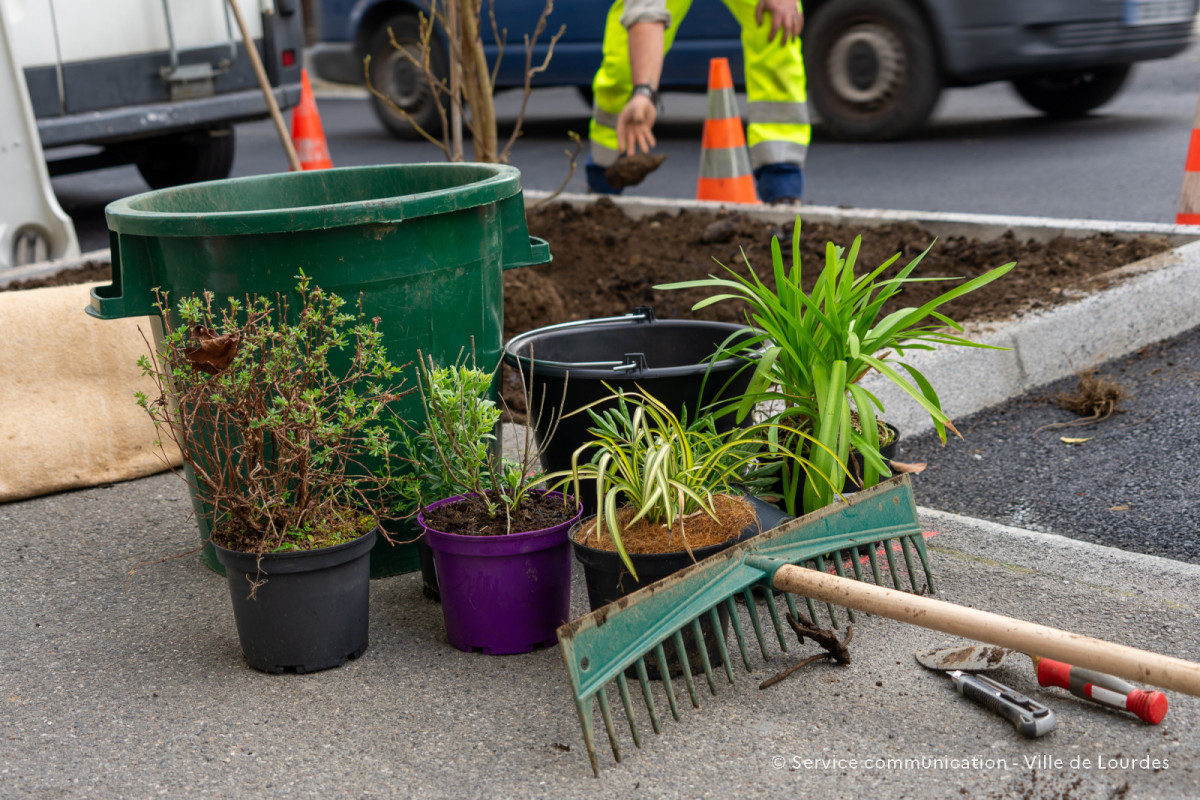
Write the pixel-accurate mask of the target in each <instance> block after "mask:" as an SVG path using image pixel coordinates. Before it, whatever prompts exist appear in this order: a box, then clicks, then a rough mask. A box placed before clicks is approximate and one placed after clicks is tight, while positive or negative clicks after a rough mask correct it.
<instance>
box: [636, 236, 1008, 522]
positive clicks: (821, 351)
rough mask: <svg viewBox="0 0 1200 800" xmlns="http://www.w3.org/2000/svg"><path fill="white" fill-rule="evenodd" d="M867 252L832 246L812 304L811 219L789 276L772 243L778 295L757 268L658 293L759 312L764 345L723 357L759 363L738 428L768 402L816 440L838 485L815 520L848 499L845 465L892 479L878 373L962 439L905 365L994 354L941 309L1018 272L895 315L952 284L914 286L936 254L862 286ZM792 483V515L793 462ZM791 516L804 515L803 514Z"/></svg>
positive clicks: (814, 490)
mask: <svg viewBox="0 0 1200 800" xmlns="http://www.w3.org/2000/svg"><path fill="white" fill-rule="evenodd" d="M861 242H862V237H856V238H855V240H854V243H853V244H852V245H851V246H850V248H849V249H848V250H846V249H843V248H841V247H838V246H836V245H834V244H833V243H832V242H830V243H828V244H827V246H826V250H825V266H824V268H823V269H822V270H821V272H820V274H819V276H818V278H817V281H816V284H815V285H814V287H813V289H812V291H811V292H807V293H806V292H805V291H804V289H803V287H802V286H801V274H802V271H801V264H800V220H799V219H797V220H796V226H795V232H794V234H793V238H792V263H791V266H790V267H789V268H785V266H784V261H783V255H782V252H781V248H780V245H779V240H778V238H772V240H771V259H772V274H771V276H770V280H771V283H770V284H767V283H765V282H764V281H763V280H762V279H760V278H759V276H758V274H757V273H756V272H755V271H754V269H753V268H752V267H750V265H749V262H748V261H747V267H748V268H749V271H750V276H749V277H748V278H747V277H743V276H741V275H739V274H738V273H736V272H734V271H733V270H732V269H729V268H728V267H725V266H724V265H721V266H722V267H724V269H725V270H726V272H728V273H729V277H723V278H722V277H717V276H713V275H710V276H709V277H708V278H705V279H701V280H694V281H683V282H680V283H672V284H667V285H664V286H656V287H655V288H656V289H687V288H695V287H704V288H708V289H711V290H713V292H714V294H713V295H712V296H711V297H708V298H706V299H705V300H702V301H701V302H699V303H697V304H696V305H695V306H693V310H699V309H702V308H704V307H706V306H709V305H712V304H714V303H720V302H724V301H727V300H740V301H742V302H744V303H746V304H747V305H748V306H749V310H748V311H747V313H746V324H747V326H748V328H749V329H750V333H751V334H752V335H751V336H749V337H746V336H745V332H744V331H743V332H739V333H737V334H735V335H734V336H731V337H730V339H729V340H728V341H727V342H726V343H725V345H726V347H725V349H724V352H723V353H722V354H721V356H722V357H727V356H728V355H729V354H731V353H733V354H737V355H741V356H743V357H744V358H746V359H747V361H748V362H753V363H752V368H753V369H754V374H753V377H752V379H751V381H750V386H749V388H748V390H747V392H746V394H745V395H744V396H743V397H742V398H740V399H739V400H738V401H736V410H737V418H738V420H739V421H740V420H743V419H745V418H746V416H747V415H748V414H750V413H751V412H752V411H753V410H754V408H755V407H756V406H757V405H758V404H760V403H763V402H768V401H777V403H778V404H779V405H780V406H781V407H782V411H780V412H779V413H778V414H776V416H775V417H774V419H776V420H777V421H787V422H788V423H789V424H790V425H792V426H794V427H795V428H798V429H800V430H802V431H805V432H807V433H810V434H811V435H812V437H813V440H814V441H816V442H819V443H820V444H821V445H822V446H821V447H819V448H812V447H811V446H809V447H808V450H809V452H810V453H811V460H812V464H813V465H814V466H815V467H816V469H817V471H818V472H820V473H821V474H823V475H828V476H830V477H831V478H832V480H831V482H828V483H820V482H814V481H806V482H805V485H804V492H803V500H802V504H803V510H804V511H805V512H809V511H813V510H815V509H817V508H821V507H823V506H825V505H828V504H829V503H830V502H832V501H833V498H834V496H835V495H837V494H838V493H840V492H841V491H842V489H843V487H844V485H845V483H844V481H845V477H846V473H845V472H844V471H843V470H840V469H838V466H839V465H841V464H844V463H845V462H846V460H847V458H848V457H849V454H850V452H851V451H852V450H853V451H855V452H857V453H858V454H859V455H860V456H861V457H862V460H863V473H864V474H863V478H864V485H865V486H872V485H874V484H875V483H877V482H878V481H879V479H880V477H881V476H887V475H889V474H890V472H889V469H888V466H887V464H886V463H885V462H884V460H883V458H882V457H881V456H880V455H879V446H880V443H879V437H878V432H877V428H876V414H877V411H883V405H882V403H881V402H880V401H879V399H878V398H877V397H876V396H875V395H874V394H872V393H871V392H869V391H868V390H866V389H865V388H863V387H862V386H860V385H859V381H860V380H861V379H862V377H863V376H864V375H866V374H867V372H869V371H870V370H872V369H874V370H876V371H878V372H879V373H880V374H881V375H883V376H884V377H885V378H887V379H888V380H889V381H891V382H892V383H894V384H895V385H896V386H898V387H899V388H901V389H902V390H903V391H904V392H906V393H907V394H908V395H909V396H910V397H912V398H913V399H914V400H915V401H916V402H917V403H918V404H919V405H920V406H921V407H922V408H923V409H924V410H925V411H926V412H928V413H929V416H930V418H931V419H932V420H933V423H934V426H935V427H936V429H937V433H938V436H939V437H940V438H941V439H942V441H945V438H946V431H947V430H950V431H953V432H954V433H955V434H957V433H958V431H957V430H955V428H954V425H953V423H951V421H950V419H949V417H947V416H946V414H945V413H944V412H943V411H942V406H941V401H940V400H939V398H938V394H937V391H936V390H935V389H934V388H933V386H932V385H931V384H930V382H929V381H928V380H927V379H926V377H925V376H924V375H923V374H921V372H920V370H918V369H917V368H916V367H914V366H913V365H912V364H910V363H908V361H907V360H906V359H905V356H906V354H907V353H908V352H910V351H915V350H932V349H934V348H935V347H937V346H940V345H955V346H962V347H990V346H989V345H980V344H977V343H975V342H972V341H970V340H969V339H966V338H963V337H961V336H958V335H956V334H955V333H953V331H961V330H962V327H961V326H960V325H959V324H958V323H956V322H955V321H954V320H952V319H950V318H949V317H947V316H945V315H944V314H942V313H941V312H939V311H938V309H939V308H940V307H941V306H943V305H945V304H946V303H948V302H950V301H951V300H953V299H955V298H957V297H961V296H963V295H965V294H967V293H968V292H972V291H974V290H975V289H978V288H979V287H981V286H984V285H986V284H988V283H991V282H992V281H994V280H996V279H997V278H999V277H1001V276H1002V275H1004V274H1006V273H1007V272H1009V271H1010V270H1011V269H1012V268H1013V267H1014V266H1015V264H1012V263H1010V264H1005V265H1003V266H1000V267H996V268H995V269H993V270H990V271H989V272H987V273H985V274H983V275H980V276H979V277H976V278H973V279H971V280H969V281H965V282H964V283H961V284H959V285H958V286H955V287H954V288H953V289H950V290H949V291H947V292H945V293H943V294H941V295H939V296H937V297H936V298H934V299H932V300H930V301H928V302H927V303H925V304H923V305H921V306H919V307H910V308H901V309H899V310H896V311H893V312H891V313H889V314H886V315H884V314H883V311H882V309H883V306H884V304H885V303H887V302H888V301H889V300H891V299H892V298H893V297H895V296H896V295H897V294H898V293H900V292H901V291H902V290H903V288H904V286H905V284H908V283H912V282H915V281H928V280H946V279H940V278H939V279H934V278H914V277H912V273H913V271H914V270H915V269H916V268H917V265H918V264H919V263H920V262H921V260H922V259H923V258H924V257H925V256H926V255H927V254H928V253H929V250H928V249H926V250H925V252H923V253H921V254H920V255H918V256H917V257H916V258H914V259H913V260H912V261H910V262H909V263H908V264H907V265H905V266H903V267H901V268H900V269H898V270H897V271H896V272H895V273H894V274H892V275H891V276H890V277H889V276H885V273H886V272H887V271H888V270H889V269H890V268H891V267H892V266H893V265H894V264H895V263H896V262H897V260H898V259H899V257H900V254H899V253H897V254H896V255H895V256H892V257H891V258H890V259H888V260H887V261H885V262H884V263H883V264H881V265H879V266H878V267H876V268H874V269H872V270H870V271H869V272H866V273H865V274H862V275H855V268H856V262H857V260H858V252H859V247H860V245H861ZM930 247H932V245H930ZM743 256H744V254H743ZM718 263H719V262H718ZM760 351H761V356H760ZM747 368H751V367H749V366H748V367H747ZM852 411H857V413H858V417H859V421H860V426H861V430H860V429H859V428H858V427H856V426H853V425H852V424H851V412H852ZM772 439H773V441H772V444H773V446H775V447H782V448H794V447H796V446H798V445H799V446H801V447H803V446H804V444H803V443H802V442H798V441H797V440H795V439H794V438H792V437H791V434H787V433H786V432H783V431H775V432H774V434H773V436H772ZM783 475H784V497H785V498H787V499H788V503H789V506H790V505H792V498H793V497H794V496H795V492H796V489H797V484H798V483H799V481H800V473H799V472H798V471H797V470H795V469H793V468H791V467H790V465H788V464H786V463H785V464H784V467H783ZM788 510H789V512H791V513H796V512H797V509H795V508H789V509H788Z"/></svg>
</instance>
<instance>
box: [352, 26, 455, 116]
mask: <svg viewBox="0 0 1200 800" xmlns="http://www.w3.org/2000/svg"><path fill="white" fill-rule="evenodd" d="M388 28H391V30H392V34H393V35H394V36H395V37H396V42H397V43H398V44H400V45H401V46H403V47H404V49H405V50H407V51H408V52H409V53H411V54H412V55H413V56H414V57H415V58H416V59H417V60H418V62H419V61H420V60H421V25H420V22H419V21H418V19H417V18H416V17H415V16H412V15H409V14H398V15H396V16H394V17H389V18H387V19H385V20H384V21H383V22H382V23H381V24H380V25H379V27H378V28H377V29H376V30H375V32H374V33H372V34H371V38H370V40H369V41H368V42H367V52H368V53H369V54H370V55H371V85H372V86H374V87H375V88H376V89H377V90H378V91H379V92H381V93H383V94H384V95H386V96H387V97H390V98H391V99H392V101H393V102H394V103H395V104H396V105H397V106H399V107H400V108H402V109H404V110H405V111H407V112H408V114H409V115H410V116H411V117H412V118H413V120H415V121H416V123H417V124H418V125H420V126H421V127H422V128H424V129H425V131H426V132H427V133H429V135H430V136H441V135H442V117H441V114H440V113H439V112H438V105H437V104H438V97H437V95H435V94H434V91H433V87H432V86H430V85H429V80H428V79H427V78H426V77H425V74H424V72H423V71H422V70H421V68H420V67H418V66H417V65H416V64H414V63H412V61H410V60H409V59H408V58H406V57H405V55H404V53H402V52H400V51H399V50H397V49H396V48H395V47H393V46H392V42H391V38H390V37H389V36H388ZM429 45H430V53H429V66H430V68H431V69H432V70H433V74H434V75H435V76H436V77H437V78H438V79H439V80H445V79H446V77H447V76H448V75H449V74H450V68H449V65H448V63H447V60H446V51H445V47H444V46H443V44H442V39H441V37H440V36H439V35H438V32H435V33H434V35H433V36H431V37H430V42H429ZM371 107H372V108H373V109H374V110H375V116H377V117H379V121H380V122H382V123H383V127H385V128H387V130H388V133H390V134H392V136H395V137H396V138H397V139H419V138H421V134H420V133H418V132H417V130H416V129H415V128H414V127H413V126H412V125H411V124H410V123H409V121H408V120H407V119H405V118H404V115H403V114H401V113H400V112H398V111H397V110H396V109H395V108H393V107H392V106H391V104H389V103H387V102H385V101H383V100H380V99H379V98H378V97H377V96H375V95H374V94H372V95H371Z"/></svg>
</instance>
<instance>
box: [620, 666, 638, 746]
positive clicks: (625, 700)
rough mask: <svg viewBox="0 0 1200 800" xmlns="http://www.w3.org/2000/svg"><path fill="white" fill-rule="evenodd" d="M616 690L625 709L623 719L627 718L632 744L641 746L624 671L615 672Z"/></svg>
mask: <svg viewBox="0 0 1200 800" xmlns="http://www.w3.org/2000/svg"><path fill="white" fill-rule="evenodd" d="M617 691H618V692H620V693H621V706H622V707H624V709H625V719H627V720H629V732H630V733H631V734H632V735H633V746H634V747H641V746H642V737H641V736H639V735H638V727H637V720H636V719H634V716H633V701H632V700H630V699H629V682H628V681H626V680H625V673H624V672H618V673H617Z"/></svg>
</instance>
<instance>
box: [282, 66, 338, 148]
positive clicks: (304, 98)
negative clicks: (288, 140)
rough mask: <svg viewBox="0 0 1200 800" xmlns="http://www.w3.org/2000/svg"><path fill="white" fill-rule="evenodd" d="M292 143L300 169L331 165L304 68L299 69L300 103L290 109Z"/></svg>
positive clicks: (319, 117) (310, 85)
mask: <svg viewBox="0 0 1200 800" xmlns="http://www.w3.org/2000/svg"><path fill="white" fill-rule="evenodd" d="M292 144H293V145H295V147H296V155H297V156H298V157H299V158H300V169H306V170H307V169H329V168H330V167H332V166H333V161H332V160H331V159H330V158H329V145H327V144H326V143H325V129H324V128H322V127H321V116H320V115H319V114H318V113H317V101H316V100H315V99H314V98H313V91H312V84H310V83H309V82H308V70H306V69H302V70H300V105H298V106H296V107H295V108H294V109H292Z"/></svg>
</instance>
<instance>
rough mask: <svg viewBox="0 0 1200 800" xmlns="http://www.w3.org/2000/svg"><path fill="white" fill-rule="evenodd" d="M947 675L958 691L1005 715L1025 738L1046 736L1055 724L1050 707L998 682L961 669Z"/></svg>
mask: <svg viewBox="0 0 1200 800" xmlns="http://www.w3.org/2000/svg"><path fill="white" fill-rule="evenodd" d="M946 674H948V675H949V676H950V678H951V679H952V680H953V681H954V688H955V689H957V690H958V693H959V694H961V695H962V696H963V697H968V698H970V699H971V700H974V701H975V702H976V703H979V704H980V705H981V706H983V707H985V708H989V709H991V710H992V711H994V712H996V713H997V714H999V715H1000V716H1002V717H1004V718H1005V719H1006V720H1008V721H1009V722H1011V723H1012V724H1013V727H1014V728H1016V729H1017V732H1018V733H1020V734H1021V735H1022V736H1024V737H1025V738H1026V739H1036V738H1038V737H1039V736H1045V735H1046V734H1047V733H1049V732H1050V731H1052V730H1054V726H1055V724H1057V721H1056V720H1055V719H1054V712H1053V711H1051V710H1050V709H1049V708H1047V707H1046V706H1044V705H1042V704H1041V703H1039V702H1037V701H1035V700H1031V699H1030V698H1028V697H1026V696H1025V695H1023V694H1021V693H1020V692H1017V691H1015V690H1013V689H1010V688H1008V687H1007V686H1005V685H1004V684H1002V683H1000V682H998V681H994V680H992V679H991V678H988V677H986V676H984V675H971V674H969V673H966V672H962V671H960V670H952V671H950V672H948V673H946Z"/></svg>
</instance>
